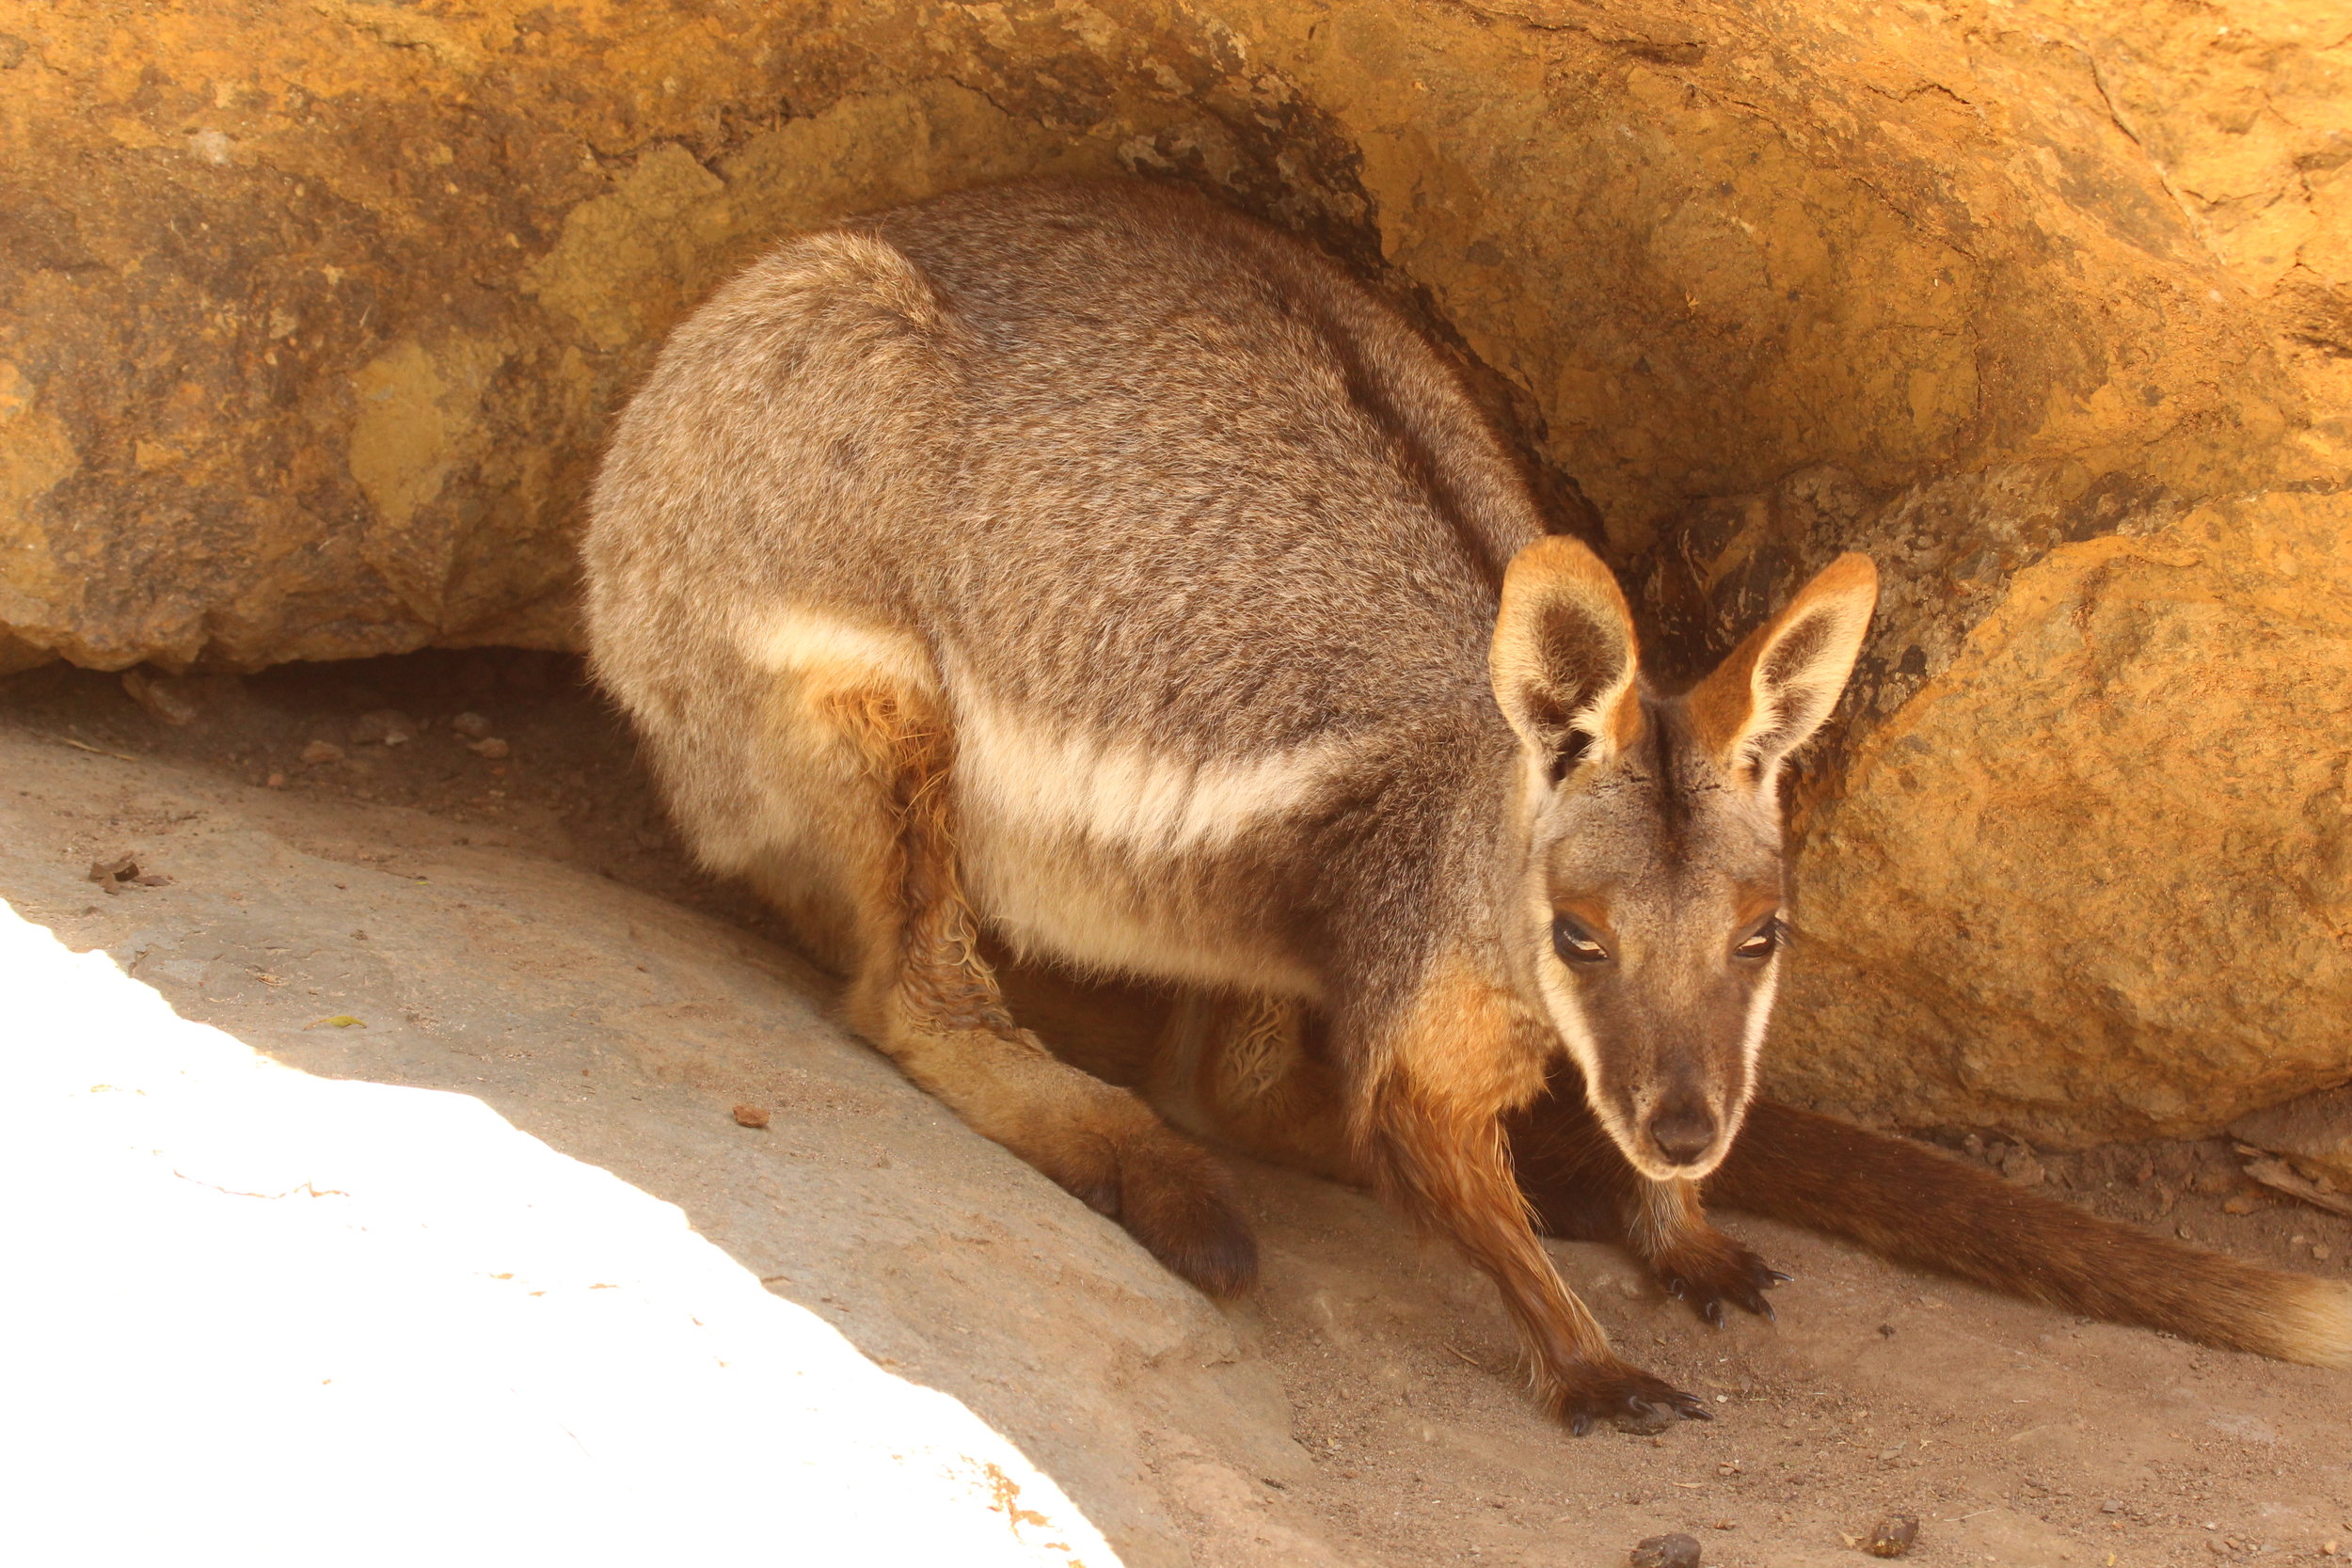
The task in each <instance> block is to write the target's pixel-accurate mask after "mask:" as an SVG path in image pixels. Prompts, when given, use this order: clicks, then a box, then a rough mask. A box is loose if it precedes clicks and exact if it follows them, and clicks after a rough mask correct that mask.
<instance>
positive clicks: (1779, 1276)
mask: <svg viewBox="0 0 2352 1568" xmlns="http://www.w3.org/2000/svg"><path fill="white" fill-rule="evenodd" d="M1764 1276H1765V1277H1766V1278H1767V1279H1769V1280H1771V1281H1772V1283H1773V1284H1775V1285H1794V1284H1795V1283H1796V1282H1797V1276H1796V1275H1793V1274H1783V1273H1781V1272H1780V1271H1779V1270H1778V1269H1766V1270H1765V1271H1764Z"/></svg>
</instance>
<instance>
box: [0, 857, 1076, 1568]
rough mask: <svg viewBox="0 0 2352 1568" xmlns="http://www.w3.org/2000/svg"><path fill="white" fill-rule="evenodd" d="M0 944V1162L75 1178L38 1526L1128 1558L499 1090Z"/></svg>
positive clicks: (23, 1368) (32, 1487)
mask: <svg viewBox="0 0 2352 1568" xmlns="http://www.w3.org/2000/svg"><path fill="white" fill-rule="evenodd" d="M0 978H4V979H5V985H6V989H7V990H8V997H9V1005H10V1019H9V1028H10V1038H11V1042H12V1043H13V1044H14V1045H16V1046H17V1047H18V1048H19V1049H16V1050H13V1051H11V1052H9V1053H8V1058H7V1062H6V1065H5V1067H0V1072H4V1073H5V1075H6V1079H7V1085H8V1088H7V1093H6V1095H5V1096H0V1101H5V1105H4V1106H0V1126H5V1128H6V1132H7V1135H6V1138H5V1140H4V1141H0V1174H5V1176H6V1178H7V1179H8V1182H9V1184H10V1185H11V1186H12V1187H15V1188H17V1189H18V1190H20V1191H22V1190H27V1189H29V1188H33V1187H38V1188H40V1189H42V1190H43V1191H45V1192H46V1193H47V1194H48V1196H46V1197H45V1198H44V1199H43V1201H42V1204H41V1209H42V1213H41V1218H40V1223H39V1224H37V1225H32V1226H20V1227H11V1237H10V1251H11V1268H12V1270H13V1271H14V1272H15V1274H16V1275H17V1277H18V1278H19V1279H21V1280H24V1281H26V1282H28V1283H32V1282H38V1283H37V1285H36V1288H33V1289H29V1290H26V1291H24V1292H23V1293H22V1294H21V1295H20V1297H19V1299H18V1301H17V1304H16V1307H15V1308H14V1309H13V1311H12V1316H13V1317H14V1319H15V1323H16V1327H17V1330H18V1332H19V1333H20V1334H21V1335H22V1336H23V1338H24V1341H25V1342H27V1343H37V1344H39V1346H40V1354H38V1355H37V1356H31V1357H24V1356H18V1357H12V1359H11V1365H10V1368H9V1372H10V1377H9V1386H10V1395H9V1409H10V1418H11V1420H12V1421H14V1422H15V1423H16V1424H17V1426H18V1428H19V1430H20V1431H25V1432H39V1433H40V1434H41V1441H40V1442H39V1443H34V1444H26V1445H24V1446H23V1447H22V1448H21V1449H19V1450H18V1451H17V1453H16V1454H15V1455H14V1456H13V1457H12V1460H11V1464H10V1472H11V1475H10V1492H11V1502H10V1506H9V1525H8V1528H9V1533H10V1536H11V1539H13V1540H14V1541H16V1542H18V1543H20V1544H21V1549H22V1550H23V1551H24V1553H25V1554H26V1555H28V1556H30V1557H34V1558H37V1559H39V1560H43V1561H49V1562H70V1561H75V1560H89V1559H90V1558H91V1557H92V1556H93V1555H94V1554H93V1551H92V1545H91V1541H90V1520H91V1518H92V1517H93V1516H94V1515H96V1514H102V1513H103V1514H104V1515H105V1516H106V1517H107V1518H108V1519H109V1524H108V1527H107V1533H108V1544H107V1545H106V1547H105V1548H104V1549H103V1555H106V1556H112V1557H117V1558H120V1557H122V1556H126V1555H127V1556H131V1557H136V1558H147V1559H159V1560H183V1561H185V1560H234V1561H238V1562H244V1563H253V1564H294V1563H302V1562H310V1561H315V1560H317V1558H318V1553H319V1549H320V1543H321V1542H322V1541H343V1542H347V1543H349V1544H350V1548H351V1549H352V1550H356V1551H357V1552H358V1553H359V1554H360V1555H362V1556H367V1557H373V1558H375V1559H377V1560H404V1559H405V1560H417V1559H421V1558H431V1557H446V1556H448V1555H449V1554H450V1553H451V1551H452V1548H453V1547H457V1546H458V1545H459V1544H460V1543H462V1544H463V1545H462V1547H459V1555H461V1556H466V1557H476V1558H479V1557H481V1556H484V1555H485V1554H486V1555H488V1556H492V1557H498V1558H506V1559H513V1560H545V1559H546V1558H548V1557H549V1556H550V1555H552V1556H555V1557H560V1558H564V1559H567V1560H589V1561H612V1560H656V1561H659V1560H678V1559H680V1558H684V1559H690V1560H696V1561H706V1562H707V1561H739V1562H762V1561H768V1562H775V1561H785V1560H796V1561H866V1562H907V1563H915V1562H956V1563H990V1564H998V1565H1001V1568H1083V1565H1085V1564H1089V1563H1100V1564H1104V1565H1106V1568H1107V1565H1109V1564H1112V1563H1115V1562H1116V1559H1115V1558H1114V1557H1113V1556H1112V1554H1111V1552H1110V1549H1109V1547H1108V1544H1106V1543H1105V1542H1104V1539H1103V1537H1102V1535H1101V1534H1100V1533H1099V1532H1098V1531H1097V1530H1096V1529H1095V1528H1094V1527H1093V1526H1092V1525H1091V1524H1090V1523H1089V1522H1088V1520H1087V1518H1086V1516H1085V1514H1084V1513H1081V1512H1080V1511H1079V1510H1078V1508H1077V1507H1076V1506H1075V1505H1074V1504H1073V1503H1072V1501H1071V1500H1070V1498H1069V1497H1066V1496H1065V1495H1064V1494H1063V1493H1062V1491H1061V1489H1060V1488H1059V1487H1058V1486H1057V1485H1056V1484H1055V1482H1054V1481H1053V1479H1052V1478H1051V1477H1050V1476H1047V1475H1045V1474H1043V1473H1042V1472H1041V1471H1040V1470H1039V1469H1038V1468H1037V1467H1036V1466H1035V1465H1033V1464H1031V1463H1030V1462H1029V1460H1028V1459H1027V1458H1026V1457H1025V1456H1024V1455H1023V1454H1022V1452H1021V1451H1020V1449H1018V1448H1016V1447H1015V1446H1014V1445H1013V1444H1012V1443H1011V1442H1010V1441H1009V1440H1007V1439H1006V1438H1005V1437H1004V1435H1003V1434H1002V1433H997V1432H995V1431H993V1430H991V1429H990V1427H989V1426H988V1425H987V1423H986V1422H984V1421H982V1420H980V1419H979V1418H977V1417H975V1416H974V1415H973V1414H972V1412H971V1411H970V1410H969V1409H967V1408H966V1407H964V1406H963V1405H962V1404H961V1403H960V1402H957V1401H955V1400H953V1399H950V1398H948V1397H947V1396H946V1395H944V1394H941V1393H938V1392H936V1391H934V1390H932V1389H928V1388H924V1387H921V1386H918V1385H916V1384H914V1383H911V1382H909V1381H907V1380H906V1379H904V1378H901V1377H897V1376H894V1375H892V1374H891V1373H890V1372H889V1371H888V1370H885V1369H883V1368H882V1367H880V1366H877V1365H876V1364H875V1363H874V1362H872V1361H870V1360H868V1359H866V1357H865V1356H863V1355H861V1354H858V1351H857V1349H856V1347H855V1346H854V1345H852V1344H851V1343H850V1341H849V1340H848V1339H847V1338H844V1337H843V1336H842V1335H841V1334H840V1333H839V1332H837V1331H836V1330H835V1329H834V1327H833V1326H832V1325H831V1324H829V1323H825V1322H824V1321H823V1320H822V1319H821V1318H820V1317H818V1315H817V1314H816V1313H813V1312H810V1311H808V1310H806V1309H805V1308H803V1307H797V1306H795V1305H793V1304H792V1303H790V1302H787V1301H783V1300H779V1299H778V1298H777V1297H775V1296H774V1295H772V1294H771V1293H770V1292H768V1291H765V1290H763V1289H762V1288H761V1286H760V1283H759V1281H758V1280H757V1279H755V1278H754V1277H753V1276H752V1275H751V1274H750V1273H749V1272H748V1271H746V1270H745V1269H744V1268H743V1267H742V1265H741V1264H739V1263H738V1262H736V1261H735V1260H734V1259H729V1258H728V1257H726V1256H725V1254H723V1253H722V1252H721V1251H720V1250H719V1249H718V1248H717V1247H715V1246H712V1245H711V1244H710V1243H708V1242H707V1241H706V1240H704V1239H703V1238H702V1237H700V1236H697V1235H695V1234H694V1233H693V1231H692V1229H691V1227H689V1226H688V1225H687V1224H686V1221H685V1216H684V1215H683V1214H681V1213H680V1212H678V1211H677V1209H675V1207H673V1206H672V1205H669V1204H666V1203H662V1202H660V1201H658V1200H656V1199H655V1198H652V1197H650V1196H647V1195H645V1194H644V1193H642V1192H639V1191H637V1190H636V1189H634V1188H632V1187H630V1186H629V1185H628V1183H627V1182H624V1181H621V1180H616V1179H615V1178H613V1177H612V1176H611V1175H609V1174H608V1173H606V1172H604V1171H601V1170H598V1169H596V1167H594V1166H593V1165H587V1164H581V1163H580V1162H578V1161H576V1160H571V1159H567V1158H565V1157H564V1156H563V1155H561V1154H559V1153H557V1152H556V1151H555V1150H553V1149H551V1148H548V1146H547V1145H545V1144H543V1143H541V1142H540V1141H539V1140H538V1139H536V1138H532V1137H531V1136H529V1135H528V1134H526V1133H524V1132H519V1131H517V1130H516V1128H514V1127H512V1126H510V1125H508V1124H507V1123H506V1122H505V1121H504V1120H502V1119H501V1117H498V1116H497V1115H495V1114H494V1113H492V1112H491V1111H489V1109H488V1108H487V1107H485V1106H484V1105H483V1104H482V1103H481V1102H480V1101H476V1100H473V1099H471V1098H469V1097H466V1096H463V1095H455V1094H445V1093H434V1092H429V1091H422V1090H417V1089H408V1088H397V1087H393V1086H390V1085H382V1084H366V1083H338V1082H334V1081H332V1080H330V1079H326V1078H320V1077H313V1076H310V1075H309V1074H305V1073H299V1072H290V1071H286V1070H284V1069H279V1068H277V1067H275V1066H273V1065H272V1064H271V1063H269V1062H268V1061H267V1060H266V1059H265V1058H262V1057H261V1056H259V1055H257V1054H256V1053H254V1052H252V1051H251V1050H249V1049H248V1048H246V1046H244V1045H242V1044H240V1043H239V1042H238V1041H237V1040H235V1039H233V1038H231V1037H229V1036H227V1035H225V1034H222V1033H220V1032H219V1031H217V1030H214V1029H208V1028H204V1027H202V1026H200V1025H198V1024H194V1023H191V1022H187V1021H186V1020H184V1019H182V1018H179V1017H177V1016H175V1015H174V1014H173V1012H172V1011H171V1009H170V1008H169V1007H168V1006H166V1005H165V1003H164V1001H163V999H162V998H161V997H159V996H158V995H157V994H156V993H155V992H154V991H153V990H150V989H149V988H148V987H146V986H143V985H140V984H139V983H138V982H136V981H135V980H133V979H131V978H129V977H128V976H126V975H124V974H122V973H121V972H120V971H119V969H118V968H116V966H115V965H114V963H113V962H112V961H110V960H109V959H108V958H107V957H106V955H104V954H103V953H93V954H84V955H76V954H73V953H72V952H70V951H69V950H68V949H67V948H66V947H65V946H64V945H63V944H61V943H60V942H57V941H56V938H55V937H54V936H52V935H51V934H50V933H49V932H47V931H44V930H42V929H41V928H40V927H37V926H32V925H28V924H27V923H25V922H24V920H23V919H21V918H20V917H19V916H18V915H17V914H16V912H15V911H12V910H10V909H9V908H8V905H7V904H6V903H0ZM93 1238H103V1244H98V1245H93V1244H92V1239H93ZM159 1270H162V1271H168V1273H169V1275H170V1276H171V1280H172V1288H171V1290H170V1291H156V1290H154V1289H153V1281H154V1279H155V1276H156V1274H157V1272H158V1271H159ZM600 1292H609V1293H600ZM134 1411H135V1412H136V1418H135V1419H131V1420H125V1419H123V1417H125V1416H126V1415H127V1414H129V1413H131V1412H134ZM260 1451H266V1452H270V1453H272V1454H274V1455H275V1456H276V1457H275V1458H274V1459H273V1460H272V1461H271V1463H270V1464H268V1465H256V1464H254V1463H253V1458H252V1456H253V1455H254V1454H255V1453H256V1452H260ZM395 1498H396V1499H398V1502H397V1506H393V1507H387V1506H385V1505H386V1504H387V1502H388V1501H390V1500H391V1499H395ZM1016 1507H1017V1508H1018V1509H1019V1510H1020V1512H1019V1513H1018V1514H1017V1515H1016V1516H1011V1517H1009V1513H1010V1511H1011V1510H1012V1509H1013V1508H1016ZM362 1518H364V1519H367V1520H369V1521H370V1522H369V1523H368V1525H367V1526H366V1527H365V1529H364V1542H362V1541H360V1540H359V1539H358V1537H357V1536H356V1535H355V1533H354V1521H355V1520H358V1519H362ZM1022 1524H1027V1525H1029V1526H1030V1527H1031V1528H1028V1529H1022V1528H1018V1527H1019V1526H1020V1525H1022ZM1008 1525H1012V1526H1014V1527H1015V1528H1007V1527H1008ZM338 1555H340V1551H339V1552H338Z"/></svg>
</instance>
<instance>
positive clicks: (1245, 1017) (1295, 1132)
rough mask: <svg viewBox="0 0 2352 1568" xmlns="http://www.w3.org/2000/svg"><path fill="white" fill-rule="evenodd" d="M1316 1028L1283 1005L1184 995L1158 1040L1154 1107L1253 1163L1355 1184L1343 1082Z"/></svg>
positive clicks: (1294, 1007)
mask: <svg viewBox="0 0 2352 1568" xmlns="http://www.w3.org/2000/svg"><path fill="white" fill-rule="evenodd" d="M1321 1028H1322V1025H1321V1022H1320V1021H1318V1020H1316V1019H1314V1018H1312V1017H1311V1016H1310V1015H1309V1013H1308V1011H1307V1008H1306V1007H1305V1006H1303V1005H1302V1004H1300V1003H1297V1002H1294V1001H1291V1000H1289V999H1287V998H1284V997H1279V996H1253V995H1247V994H1226V995H1210V994H1207V993H1200V992H1196V993H1191V994H1187V995H1184V996H1182V997H1180V998H1178V999H1177V1001H1176V1003H1175V1005H1174V1006H1172V1007H1170V1008H1169V1009H1168V1022H1167V1025H1166V1027H1165V1029H1164V1030H1163V1032H1162V1034H1161V1037H1160V1046H1159V1051H1158V1053H1157V1056H1156V1059H1155V1060H1154V1062H1153V1064H1152V1075H1151V1083H1150V1085H1149V1092H1150V1094H1151V1097H1152V1103H1153V1104H1154V1105H1157V1106H1158V1107H1159V1108H1160V1110H1161V1111H1162V1112H1163V1113H1164V1114H1166V1116H1167V1117H1168V1119H1169V1120H1170V1121H1172V1122H1174V1123H1175V1124H1176V1125H1177V1126H1179V1127H1182V1128H1184V1129H1186V1130H1187V1131H1189V1132H1198V1133H1200V1134H1201V1135H1202V1136H1204V1137H1212V1138H1216V1139H1218V1140H1220V1141H1221V1142H1224V1143H1228V1144H1231V1145H1232V1146H1233V1147H1234V1148H1239V1149H1242V1150H1244V1151H1246V1152H1248V1153H1250V1154H1254V1155H1256V1156H1257V1157H1258V1158H1259V1159H1262V1160H1271V1161H1273V1162H1275V1163H1276V1164H1285V1165H1292V1166H1295V1167H1297V1168H1299V1169H1301V1170H1309V1171H1312V1172H1314V1173H1315V1174H1316V1175H1317V1176H1327V1177H1330V1178H1333V1179H1334V1180H1342V1181H1358V1180H1363V1178H1362V1176H1361V1175H1360V1173H1359V1171H1358V1170H1357V1168H1356V1164H1355V1162H1354V1161H1353V1160H1352V1159H1351V1158H1350V1157H1349V1155H1348V1151H1347V1118H1346V1111H1345V1107H1344V1105H1343V1101H1342V1098H1341V1087H1342V1085H1341V1082H1340V1075H1339V1073H1338V1072H1337V1071H1336V1070H1334V1069H1333V1068H1332V1067H1331V1066H1330V1064H1329V1063H1328V1062H1327V1061H1326V1060H1325V1058H1324V1055H1323V1053H1322V1052H1321V1051H1320V1050H1319V1049H1317V1047H1318V1046H1319V1044H1320V1043H1321V1042H1320V1039H1319V1036H1320V1032H1321Z"/></svg>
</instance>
